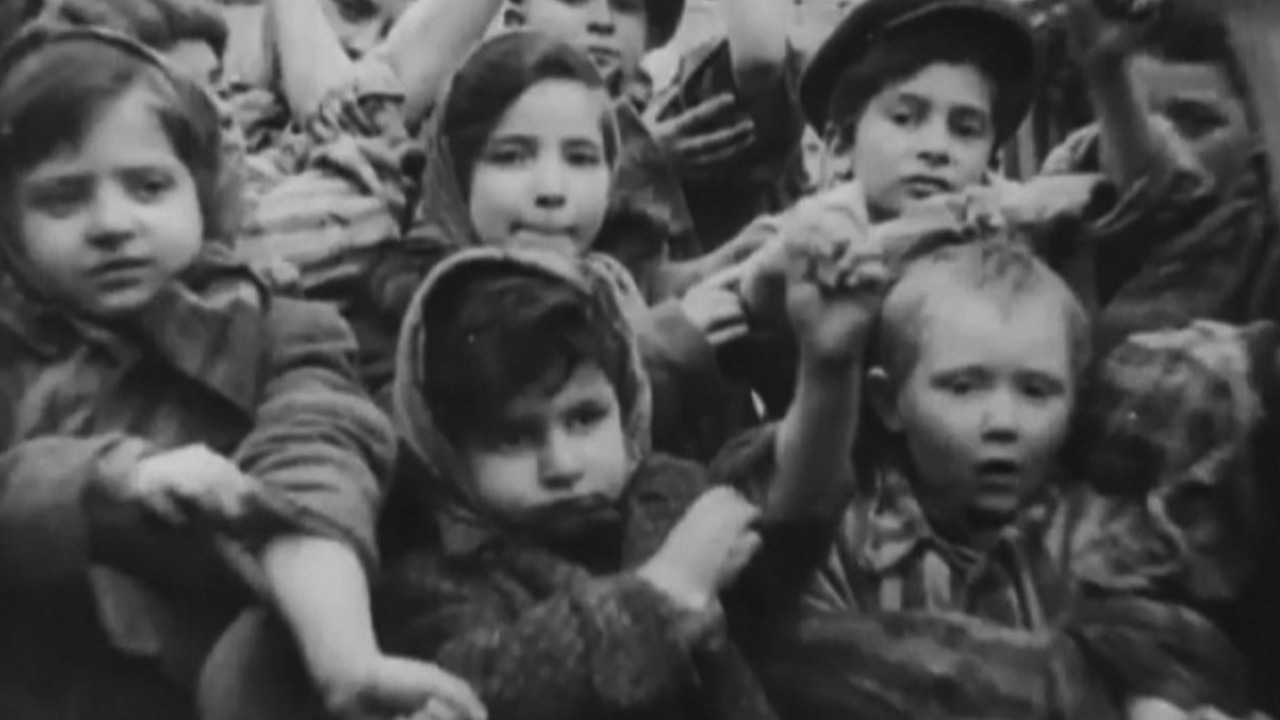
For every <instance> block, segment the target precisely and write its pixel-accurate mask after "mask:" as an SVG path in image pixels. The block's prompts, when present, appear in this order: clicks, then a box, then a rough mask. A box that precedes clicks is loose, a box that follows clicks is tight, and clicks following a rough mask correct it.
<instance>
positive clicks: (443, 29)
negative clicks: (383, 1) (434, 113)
mask: <svg viewBox="0 0 1280 720" xmlns="http://www.w3.org/2000/svg"><path fill="white" fill-rule="evenodd" d="M501 7H502V0H415V2H414V3H413V4H412V5H410V6H409V7H408V9H406V10H405V11H404V14H402V15H401V16H400V17H399V19H397V20H396V23H395V25H393V26H392V28H391V32H390V33H389V34H388V35H387V37H386V39H384V40H383V41H382V43H381V44H380V45H379V46H378V47H377V48H375V49H374V51H373V53H372V55H374V56H375V57H378V58H380V59H381V60H383V61H384V62H386V63H388V64H389V65H390V66H391V68H392V69H393V70H395V72H396V75H397V76H398V77H399V78H400V82H401V84H402V85H403V87H404V90H405V119H406V121H407V122H408V123H409V124H410V125H413V124H416V123H419V122H421V121H423V120H424V119H426V117H427V115H428V114H430V111H431V106H432V104H433V103H434V102H435V101H436V98H437V97H438V96H439V94H440V90H441V88H442V87H443V86H444V84H445V81H446V80H448V79H449V76H450V75H451V74H452V73H453V71H454V70H455V69H456V67H457V65H458V63H459V62H461V60H462V58H463V57H464V56H465V55H466V54H467V51H468V50H469V49H470V48H471V46H472V45H474V44H475V43H476V42H478V41H479V40H480V38H481V37H482V36H483V35H484V31H485V30H486V29H487V28H488V27H489V25H490V23H492V22H493V19H494V18H495V17H496V16H497V14H498V9H499V8H501Z"/></svg>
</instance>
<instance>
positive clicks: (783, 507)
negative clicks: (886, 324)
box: [766, 353, 862, 518]
mask: <svg viewBox="0 0 1280 720" xmlns="http://www.w3.org/2000/svg"><path fill="white" fill-rule="evenodd" d="M861 386H862V380H861V366H860V364H859V363H857V362H848V363H830V362H820V361H816V360H814V359H812V358H808V357H805V356H804V354H803V353H802V355H801V361H800V372H799V378H798V380H797V383H796V394H795V397H794V398H793V399H792V401H791V406H790V407H789V408H788V409H787V414H786V416H785V417H784V418H783V420H782V424H781V426H780V427H779V428H778V434H777V441H776V443H777V444H776V446H775V453H776V457H777V462H778V470H777V472H778V475H777V477H776V479H775V481H774V482H772V483H771V484H770V487H769V500H768V508H767V509H766V513H767V514H768V515H769V516H770V517H776V518H781V517H802V516H815V515H825V514H828V513H832V514H834V513H838V512H839V511H840V510H841V505H842V500H843V499H844V498H845V496H846V494H847V493H848V491H849V489H850V488H852V486H853V466H852V462H851V460H850V458H851V455H852V450H853V442H854V438H855V436H856V434H857V431H858V409H859V403H860V395H861Z"/></svg>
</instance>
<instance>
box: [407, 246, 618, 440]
mask: <svg viewBox="0 0 1280 720" xmlns="http://www.w3.org/2000/svg"><path fill="white" fill-rule="evenodd" d="M441 282H442V283H444V284H443V285H442V286H441V287H439V288H438V289H437V291H436V292H434V293H433V294H432V295H431V297H430V298H429V299H428V301H427V303H426V306H425V307H424V308H423V309H422V312H423V325H424V334H425V337H426V343H425V349H424V352H423V363H424V366H425V367H423V368H419V369H418V372H419V374H420V376H421V377H422V378H423V385H422V387H423V392H424V395H425V400H426V403H427V406H428V407H429V408H430V409H431V413H432V415H433V416H434V417H435V418H436V422H437V424H438V426H439V427H440V428H441V429H442V431H443V432H444V434H445V436H446V437H448V438H449V439H450V441H451V442H453V443H454V444H455V445H462V444H466V443H467V442H468V441H470V440H475V439H476V438H480V437H484V436H485V433H486V432H487V431H489V430H491V429H492V428H493V426H494V424H495V422H496V421H497V420H498V418H499V414H500V413H501V412H502V410H503V409H504V408H505V407H506V406H507V404H508V403H510V402H511V401H512V400H513V399H515V398H516V397H517V396H519V395H520V394H522V393H525V392H529V391H531V390H533V391H539V392H543V393H546V394H547V395H548V396H550V395H553V394H555V393H556V392H558V391H559V390H560V388H562V387H563V386H564V383H565V382H567V381H568V379H569V377H570V375H571V374H572V373H573V372H574V370H575V369H577V368H578V367H579V366H581V365H582V364H584V363H590V364H592V365H595V366H597V367H598V368H599V369H600V370H601V371H602V372H603V373H604V374H605V376H606V377H607V378H608V379H609V382H610V384H612V385H613V388H614V390H615V392H616V393H617V396H618V401H619V404H620V406H621V408H622V414H623V416H624V417H625V416H626V415H627V414H628V413H629V412H630V410H631V407H630V405H631V403H632V402H634V399H635V397H636V395H637V390H638V389H637V388H636V387H635V384H636V377H635V373H634V371H633V370H632V367H631V363H632V357H631V350H630V347H629V345H628V342H627V340H626V338H625V337H623V336H622V335H621V334H620V333H619V332H618V331H617V329H616V328H615V326H614V323H613V322H612V321H611V319H610V315H609V311H608V309H607V308H606V307H605V306H604V303H603V302H602V300H601V299H599V298H597V297H595V296H594V295H592V293H591V291H589V290H587V289H585V288H581V287H577V286H574V285H571V284H569V283H568V282H566V281H564V280H557V279H552V278H550V277H547V276H546V275H543V274H541V273H538V272H537V271H534V270H529V269H517V268H504V269H501V270H495V269H493V268H479V269H472V270H470V271H460V272H456V273H454V274H453V275H450V276H448V277H446V278H445V279H443V280H442V281H441Z"/></svg>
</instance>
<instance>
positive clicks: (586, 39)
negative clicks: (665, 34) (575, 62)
mask: <svg viewBox="0 0 1280 720" xmlns="http://www.w3.org/2000/svg"><path fill="white" fill-rule="evenodd" d="M646 1H647V0H524V2H523V5H524V25H525V26H526V27H528V28H531V29H533V30H538V31H540V32H543V33H546V34H548V35H550V36H551V37H553V38H555V39H556V40H560V41H563V42H567V43H569V44H571V45H573V46H575V47H577V48H578V49H579V50H581V51H582V52H584V53H586V54H587V55H588V56H589V57H590V58H591V60H592V61H593V62H595V64H596V67H597V68H599V69H600V72H601V74H603V75H604V76H605V77H612V76H613V75H614V74H616V73H621V74H622V75H623V77H631V76H632V75H633V74H635V73H636V72H637V71H638V70H639V68H640V61H641V60H643V59H644V54H645V51H646V50H647V49H648V43H649V24H648V23H649V16H648V10H647V8H646V6H645V3H646Z"/></svg>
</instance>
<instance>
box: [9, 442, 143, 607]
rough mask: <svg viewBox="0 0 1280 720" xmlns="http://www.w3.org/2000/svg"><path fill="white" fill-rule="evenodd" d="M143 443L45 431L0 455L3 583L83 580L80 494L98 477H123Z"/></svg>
mask: <svg viewBox="0 0 1280 720" xmlns="http://www.w3.org/2000/svg"><path fill="white" fill-rule="evenodd" d="M146 447H147V446H146V444H145V443H143V442H141V441H138V440H133V439H130V438H127V437H125V436H100V437H95V438H87V439H79V438H70V437H47V438H39V439H35V440H29V441H25V442H21V443H19V444H17V445H15V446H13V447H11V448H9V449H7V450H5V451H4V453H3V454H0V578H3V579H4V580H3V583H4V585H6V586H9V587H43V586H50V585H56V584H59V583H62V582H65V581H66V580H68V579H69V578H83V577H84V575H85V573H86V571H87V570H88V567H89V563H90V559H91V555H92V551H91V547H92V537H91V536H92V533H91V528H90V525H91V522H90V520H91V519H90V514H89V512H88V511H87V509H86V505H85V502H84V497H85V492H86V490H87V489H88V488H89V487H90V486H91V485H92V484H94V483H97V482H109V481H110V480H112V479H113V478H119V479H120V481H121V482H123V478H124V477H126V476H127V475H128V474H129V473H132V472H133V470H134V468H135V467H136V465H137V463H138V461H139V459H140V458H141V457H142V455H143V453H144V452H145V450H146Z"/></svg>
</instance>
